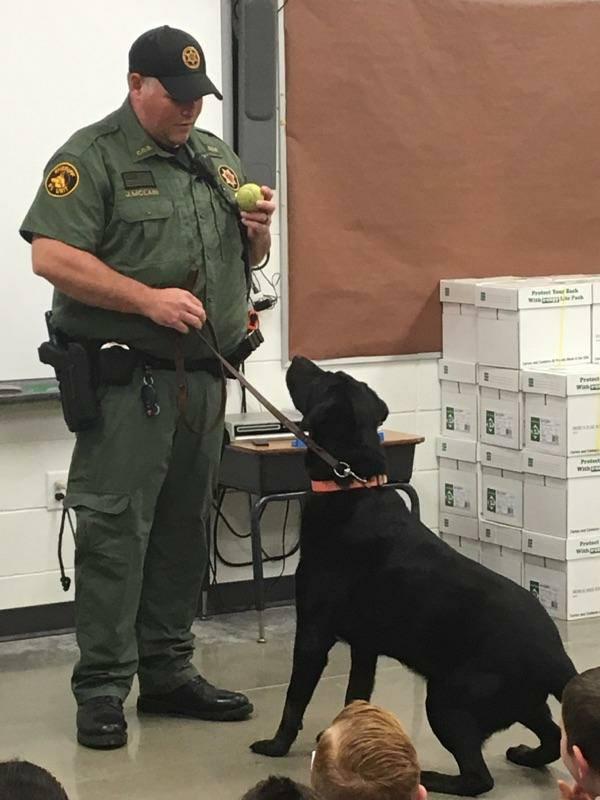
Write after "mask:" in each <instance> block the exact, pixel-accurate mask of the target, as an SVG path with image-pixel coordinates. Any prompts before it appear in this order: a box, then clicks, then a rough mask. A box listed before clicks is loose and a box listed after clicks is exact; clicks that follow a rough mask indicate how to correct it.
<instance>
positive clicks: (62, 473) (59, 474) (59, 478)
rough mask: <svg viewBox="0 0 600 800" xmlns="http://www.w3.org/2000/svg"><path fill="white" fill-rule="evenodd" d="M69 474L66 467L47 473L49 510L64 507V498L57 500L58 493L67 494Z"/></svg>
mask: <svg viewBox="0 0 600 800" xmlns="http://www.w3.org/2000/svg"><path fill="white" fill-rule="evenodd" d="M68 474H69V473H68V471H67V470H66V469H61V470H56V471H55V472H47V473H46V508H47V509H48V511H54V510H56V509H59V508H62V500H57V499H56V495H57V494H63V495H64V494H66V491H67V476H68Z"/></svg>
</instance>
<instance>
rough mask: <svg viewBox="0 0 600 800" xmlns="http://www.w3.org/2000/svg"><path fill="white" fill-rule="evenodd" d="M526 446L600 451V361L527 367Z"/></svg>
mask: <svg viewBox="0 0 600 800" xmlns="http://www.w3.org/2000/svg"><path fill="white" fill-rule="evenodd" d="M521 388H522V389H523V392H524V393H525V426H524V427H525V447H527V448H528V449H529V450H536V451H538V452H542V453H550V454H553V455H562V456H577V455H585V454H588V453H599V452H600V365H599V364H585V365H582V366H573V367H563V368H559V369H548V370H524V371H523V372H522V373H521Z"/></svg>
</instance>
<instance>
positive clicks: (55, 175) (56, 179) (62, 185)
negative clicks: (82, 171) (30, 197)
mask: <svg viewBox="0 0 600 800" xmlns="http://www.w3.org/2000/svg"><path fill="white" fill-rule="evenodd" d="M44 185H45V186H46V191H47V192H48V194H49V195H50V196H51V197H67V195H69V194H72V193H73V192H74V191H75V189H76V188H77V186H78V185H79V172H78V171H77V168H76V167H74V166H73V164H70V163H69V162H68V161H61V162H60V164H57V165H56V166H55V167H52V169H51V170H50V172H49V173H48V177H47V178H46V180H45V181H44Z"/></svg>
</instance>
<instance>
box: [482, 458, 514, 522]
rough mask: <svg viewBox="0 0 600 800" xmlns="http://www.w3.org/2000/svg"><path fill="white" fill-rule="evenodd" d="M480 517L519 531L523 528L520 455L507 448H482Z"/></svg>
mask: <svg viewBox="0 0 600 800" xmlns="http://www.w3.org/2000/svg"><path fill="white" fill-rule="evenodd" d="M479 460H480V462H481V516H482V517H483V519H485V520H487V521H488V522H499V523H501V524H503V525H512V526H514V527H516V528H520V527H522V526H523V473H522V467H521V453H520V451H518V450H510V449H508V448H506V447H495V446H494V445H485V444H480V445H479Z"/></svg>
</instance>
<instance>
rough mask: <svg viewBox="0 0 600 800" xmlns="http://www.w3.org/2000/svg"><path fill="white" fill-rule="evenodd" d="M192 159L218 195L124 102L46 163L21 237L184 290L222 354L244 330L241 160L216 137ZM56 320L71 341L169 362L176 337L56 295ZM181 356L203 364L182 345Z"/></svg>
mask: <svg viewBox="0 0 600 800" xmlns="http://www.w3.org/2000/svg"><path fill="white" fill-rule="evenodd" d="M188 144H189V145H190V147H191V149H192V151H194V153H200V154H203V156H204V161H205V162H206V163H208V165H209V166H210V167H212V169H211V172H212V173H213V174H214V178H215V181H216V183H217V184H218V187H219V188H218V189H217V188H216V187H215V186H211V185H210V183H209V182H208V183H207V182H206V181H203V180H198V179H197V178H196V177H195V176H194V175H192V174H190V172H188V171H186V170H185V169H184V168H183V167H182V166H181V165H180V164H179V163H178V161H177V160H176V158H175V156H174V154H173V153H169V152H167V151H165V150H162V149H161V147H160V146H159V145H158V144H157V143H156V142H155V141H153V140H152V139H151V138H150V136H149V135H148V134H147V133H146V132H145V131H144V129H143V128H142V126H141V125H140V123H139V122H138V119H137V117H136V116H135V114H134V112H133V110H132V108H131V106H130V104H129V101H128V100H126V101H125V103H124V104H123V105H122V106H121V108H120V109H118V110H117V111H115V112H114V113H112V114H109V116H108V117H106V118H105V119H103V120H101V121H100V122H97V123H95V124H93V125H90V126H89V127H86V128H83V129H82V130H80V131H77V133H75V134H74V135H73V136H72V137H71V138H70V139H69V140H68V142H67V143H66V144H65V145H64V146H63V147H62V148H61V149H60V150H59V151H58V152H57V153H56V154H55V155H54V156H53V158H52V159H51V160H50V162H49V163H48V166H47V168H46V170H45V173H44V174H45V179H44V182H43V183H42V185H41V186H40V188H39V190H38V193H37V196H36V198H35V200H34V202H33V205H32V206H31V208H30V210H29V212H28V214H27V216H26V218H25V220H24V222H23V224H22V226H21V230H20V232H21V235H22V236H23V237H24V238H25V239H26V240H27V241H28V242H31V241H32V238H33V235H34V234H38V235H40V236H45V237H49V238H51V239H57V240H59V241H61V242H65V243H66V244H69V245H72V246H73V247H77V248H79V249H81V250H86V251H87V252H89V253H92V254H93V255H95V256H96V257H97V258H99V259H100V260H101V261H103V262H104V263H105V264H107V265H108V266H110V267H112V268H113V269H115V270H117V271H118V272H120V273H122V274H123V275H127V276H128V277H130V278H134V279H135V280H138V281H140V282H141V283H144V284H146V285H148V286H153V287H157V288H166V287H179V288H185V289H189V290H190V291H191V292H192V293H193V294H194V295H196V297H198V298H199V299H200V300H201V301H202V303H203V304H204V308H205V310H206V313H207V317H208V319H209V320H210V321H211V322H212V324H213V327H214V329H215V332H216V334H217V338H218V342H219V348H220V350H221V352H222V353H223V354H227V353H229V352H231V351H232V350H233V349H234V348H235V346H236V345H237V344H238V342H239V341H240V340H241V339H242V337H243V336H244V333H245V330H246V325H247V303H246V276H245V272H244V262H243V245H242V237H241V234H240V231H239V227H238V222H237V218H236V214H235V211H234V208H233V207H232V205H230V204H232V203H235V189H236V188H238V186H239V185H240V184H241V183H243V182H244V177H243V172H242V168H241V165H240V162H239V159H238V157H237V156H236V155H235V154H234V153H233V151H232V150H231V149H230V148H229V147H228V146H227V145H226V144H225V143H224V142H223V141H222V140H221V139H219V138H218V137H216V136H214V135H213V134H211V133H209V132H207V131H200V130H197V129H195V130H194V131H193V132H192V134H191V136H190V138H189V140H188ZM53 320H54V323H55V325H56V327H57V328H59V329H60V330H62V331H64V332H65V333H67V334H68V335H70V336H73V337H83V338H88V339H100V340H105V341H118V342H123V343H126V344H129V345H131V346H133V347H136V348H138V349H139V350H143V351H145V352H148V353H151V354H153V355H155V356H158V357H162V358H173V357H174V350H175V341H176V339H177V337H178V336H179V334H177V332H176V331H174V330H172V329H169V328H165V327H163V326H160V325H156V324H155V323H154V322H152V321H151V320H150V319H148V318H147V317H143V316H140V315H137V314H124V313H121V312H118V311H107V310H105V309H101V308H96V307H92V306H88V305H85V304H83V303H80V302H78V301H76V300H73V299H72V298H70V297H68V296H66V295H65V294H63V293H62V292H59V291H57V290H56V291H55V292H54V300H53ZM181 339H182V341H183V349H184V355H185V356H186V357H190V358H199V357H206V356H207V355H209V352H208V351H207V349H206V347H205V346H204V345H203V343H202V342H201V340H200V339H199V338H198V337H197V336H195V335H193V334H191V333H190V334H188V335H187V336H184V337H181Z"/></svg>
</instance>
